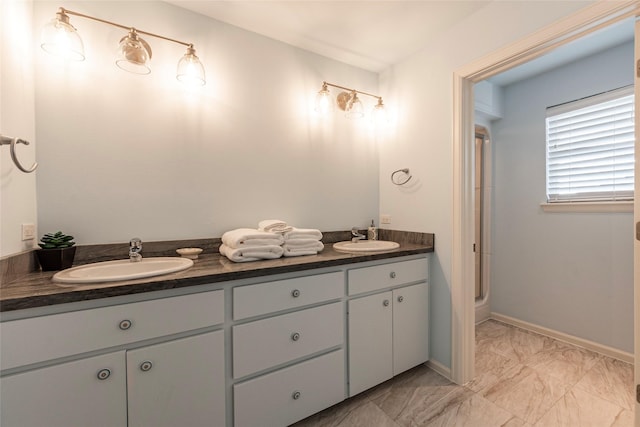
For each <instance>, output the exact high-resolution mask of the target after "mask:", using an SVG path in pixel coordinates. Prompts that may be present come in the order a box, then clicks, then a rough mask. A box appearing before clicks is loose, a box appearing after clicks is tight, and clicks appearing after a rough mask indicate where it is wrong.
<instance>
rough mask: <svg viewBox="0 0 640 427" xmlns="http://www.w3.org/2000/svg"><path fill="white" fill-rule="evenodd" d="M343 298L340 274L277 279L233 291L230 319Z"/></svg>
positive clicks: (342, 277)
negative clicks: (231, 315)
mask: <svg viewBox="0 0 640 427" xmlns="http://www.w3.org/2000/svg"><path fill="white" fill-rule="evenodd" d="M343 295H344V273H342V272H336V273H328V274H319V275H316V276H308V277H299V278H296V279H286V280H278V281H275V282H268V283H260V284H257V285H250V286H242V287H237V288H235V289H234V290H233V318H234V319H236V320H237V319H245V318H247V317H252V316H259V315H261V314H267V313H273V312H276V311H280V310H287V309H290V308H297V307H302V306H304V305H309V304H315V303H320V302H324V301H330V300H332V299H337V298H341V297H342V296H343Z"/></svg>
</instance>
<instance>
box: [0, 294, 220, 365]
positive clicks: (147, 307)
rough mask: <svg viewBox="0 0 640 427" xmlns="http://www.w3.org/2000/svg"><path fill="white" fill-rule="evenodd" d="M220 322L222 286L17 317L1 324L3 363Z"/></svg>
mask: <svg viewBox="0 0 640 427" xmlns="http://www.w3.org/2000/svg"><path fill="white" fill-rule="evenodd" d="M222 322H224V291H214V292H206V293H200V294H192V295H184V296H178V297H171V298H163V299H157V300H152V301H143V302H136V303H131V304H121V305H116V306H111V307H103V308H96V309H91V310H82V311H74V312H69V313H61V314H53V315H50V316H42V317H34V318H31V319H21V320H13V321H9V322H4V323H1V324H0V343H1V346H0V356H1V357H0V359H1V368H2V369H3V370H4V369H9V368H15V367H18V366H21V365H27V364H30V363H36V362H42V361H45V360H50V359H55V358H58V357H64V356H69V355H73V354H79V353H84V352H87V351H92V350H98V349H101V348H107V347H111V346H115V345H121V344H127V343H131V342H135V341H140V340H145V339H149V338H154V337H160V336H163V335H169V334H174V333H178V332H183V331H188V330H192V329H198V328H203V327H207V326H212V325H216V324H219V323H222ZM127 326H128V328H127Z"/></svg>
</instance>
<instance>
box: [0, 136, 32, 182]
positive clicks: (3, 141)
mask: <svg viewBox="0 0 640 427" xmlns="http://www.w3.org/2000/svg"><path fill="white" fill-rule="evenodd" d="M16 144H24V145H29V141H25V140H24V139H20V138H17V137H16V138H10V137H8V136H2V135H0V146H2V145H10V146H11V148H10V149H9V150H10V152H11V159H12V160H13V163H15V165H16V167H17V168H18V169H20V170H21V171H22V172H24V173H31V172H33V171H35V170H36V168H37V167H38V162H34V163H33V165H31V167H30V168H25V167H24V166H22V163H20V160H18V156H17V155H16Z"/></svg>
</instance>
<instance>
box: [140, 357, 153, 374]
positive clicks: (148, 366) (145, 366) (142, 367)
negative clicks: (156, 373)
mask: <svg viewBox="0 0 640 427" xmlns="http://www.w3.org/2000/svg"><path fill="white" fill-rule="evenodd" d="M151 368H153V362H151V361H150V360H145V361H144V362H142V363H141V364H140V370H141V371H142V372H147V371H148V370H150V369H151Z"/></svg>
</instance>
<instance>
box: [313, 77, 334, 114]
mask: <svg viewBox="0 0 640 427" xmlns="http://www.w3.org/2000/svg"><path fill="white" fill-rule="evenodd" d="M315 110H316V111H317V112H318V113H320V114H322V115H326V114H329V113H330V112H332V111H333V100H332V99H331V92H329V89H328V88H327V85H326V83H325V84H323V85H322V89H320V91H319V92H318V94H317V95H316V108H315Z"/></svg>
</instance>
